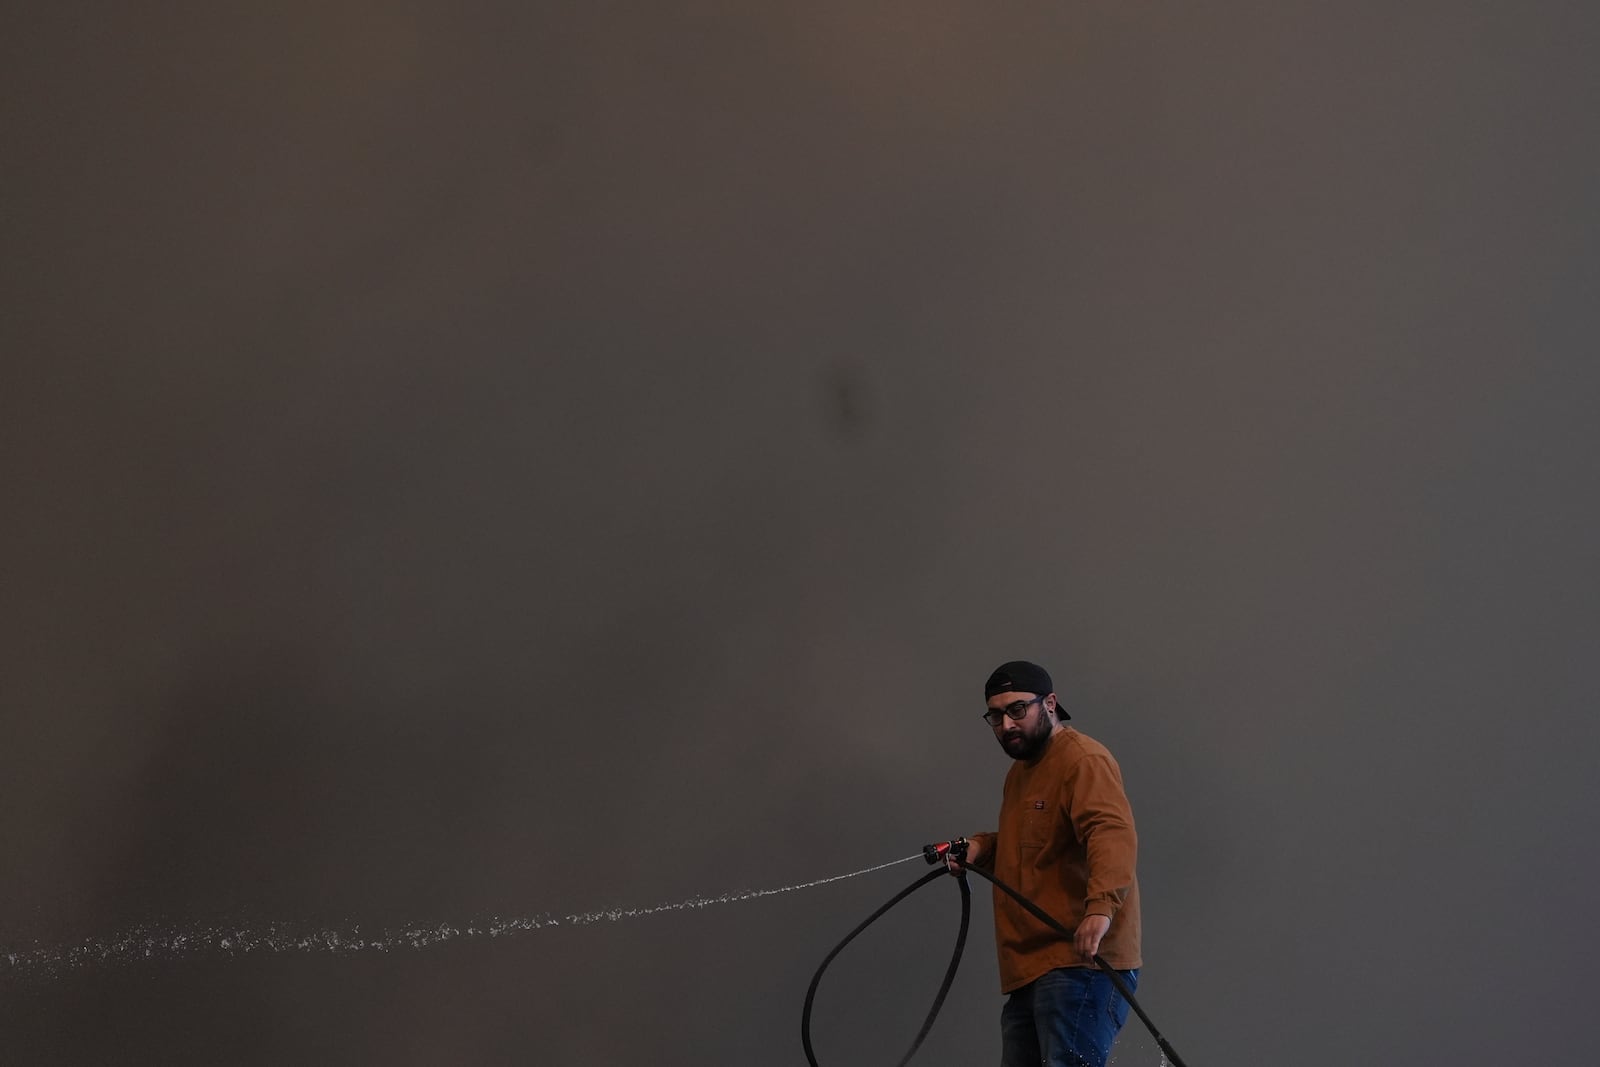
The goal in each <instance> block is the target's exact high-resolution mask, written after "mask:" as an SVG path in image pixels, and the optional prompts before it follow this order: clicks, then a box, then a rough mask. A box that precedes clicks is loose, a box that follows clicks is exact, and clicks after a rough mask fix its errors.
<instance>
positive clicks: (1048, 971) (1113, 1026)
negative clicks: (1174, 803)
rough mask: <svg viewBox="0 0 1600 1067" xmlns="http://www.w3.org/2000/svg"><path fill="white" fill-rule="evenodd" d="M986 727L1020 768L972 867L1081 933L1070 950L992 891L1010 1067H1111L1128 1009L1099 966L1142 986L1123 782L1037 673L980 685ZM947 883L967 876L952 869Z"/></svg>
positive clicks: (1005, 667)
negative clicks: (1100, 960) (1070, 722)
mask: <svg viewBox="0 0 1600 1067" xmlns="http://www.w3.org/2000/svg"><path fill="white" fill-rule="evenodd" d="M983 695H984V697H985V699H986V702H987V704H988V709H987V710H986V711H985V712H984V714H983V717H984V719H985V720H986V721H987V722H988V724H989V726H990V728H991V729H992V730H993V731H994V736H995V740H996V741H998V742H999V743H1000V747H1001V748H1003V749H1005V751H1006V755H1008V756H1010V757H1011V758H1012V759H1013V760H1015V761H1016V762H1015V763H1013V764H1012V765H1011V769H1010V771H1008V772H1007V774H1006V782H1005V789H1004V792H1003V793H1002V797H1001V801H1000V828H999V830H998V831H996V832H993V833H983V834H974V835H973V836H972V837H971V838H970V839H969V841H970V843H969V845H968V848H967V860H966V862H967V863H969V864H972V865H974V866H977V867H981V868H983V869H985V870H991V871H993V873H994V875H995V877H996V878H999V879H1000V880H1001V881H1003V882H1005V883H1006V884H1007V885H1009V886H1011V887H1012V888H1013V889H1015V890H1017V892H1019V893H1021V894H1022V895H1023V896H1025V897H1027V898H1028V899H1030V900H1032V901H1033V902H1034V903H1035V904H1037V905H1039V907H1041V908H1043V909H1044V910H1045V911H1046V912H1047V913H1049V914H1050V915H1052V916H1054V917H1055V919H1056V920H1057V921H1058V922H1060V923H1061V924H1062V925H1063V926H1065V927H1067V928H1068V929H1075V930H1076V936H1075V937H1074V938H1073V939H1072V940H1070V941H1068V940H1067V939H1066V938H1064V937H1062V936H1061V935H1060V934H1059V933H1057V932H1056V931H1054V930H1051V929H1050V928H1049V927H1048V926H1046V925H1045V924H1044V923H1042V922H1040V921H1039V920H1038V919H1036V918H1034V917H1033V916H1032V915H1029V914H1028V913H1027V912H1026V911H1024V910H1023V909H1022V907H1021V906H1020V905H1019V904H1017V903H1016V901H1014V900H1012V899H1011V898H1010V897H1009V896H1007V895H1005V894H1004V893H1002V892H1001V891H1000V890H999V889H998V888H996V889H995V890H994V933H995V947H996V949H997V950H998V952H999V957H1000V991H1001V992H1002V993H1006V994H1009V996H1008V997H1007V1000H1006V1003H1005V1007H1004V1009H1003V1010H1002V1011H1001V1013H1000V1032H1001V1048H1002V1053H1001V1065H1002V1067H1039V1065H1040V1064H1045V1065H1047V1067H1058V1065H1059V1067H1105V1062H1106V1057H1107V1056H1108V1055H1109V1054H1110V1052H1111V1043H1112V1041H1114V1040H1115V1039H1116V1036H1117V1031H1119V1030H1120V1029H1122V1024H1123V1023H1124V1022H1125V1021H1127V1018H1128V1004H1127V1001H1125V1000H1124V999H1123V998H1122V996H1121V995H1120V994H1118V993H1117V991H1116V988H1115V987H1114V986H1113V985H1112V984H1111V979H1110V978H1109V977H1108V976H1107V975H1106V974H1105V973H1104V972H1102V971H1101V970H1100V969H1099V968H1098V967H1096V966H1095V964H1094V962H1093V957H1094V956H1095V954H1096V953H1098V954H1099V955H1100V956H1101V957H1102V958H1103V959H1104V960H1105V961H1106V962H1107V963H1109V964H1110V965H1111V966H1112V967H1113V968H1115V969H1116V970H1118V971H1120V972H1121V974H1122V977H1123V979H1124V980H1125V981H1126V982H1127V985H1128V988H1129V989H1133V988H1134V987H1135V986H1136V985H1137V984H1138V980H1139V968H1140V967H1141V966H1142V965H1143V962H1142V960H1141V959H1140V955H1139V883H1138V880H1137V879H1136V878H1135V876H1134V858H1135V855H1136V852H1137V849H1138V841H1137V837H1136V836H1135V833H1134V828H1133V812H1132V810H1131V809H1130V808H1129V806H1128V798H1127V796H1126V795H1125V794H1124V792H1123V789H1122V772H1121V770H1120V769H1119V768H1118V767H1117V761H1116V760H1114V759H1112V757H1111V753H1110V752H1108V751H1107V750H1106V747H1105V746H1104V745H1102V744H1100V743H1099V742H1098V741H1094V740H1092V739H1090V738H1088V737H1086V736H1084V735H1083V734H1081V733H1079V732H1078V731H1077V730H1074V729H1073V728H1072V727H1070V726H1068V725H1067V724H1066V720H1067V719H1069V718H1071V716H1069V715H1068V714H1067V713H1066V711H1065V709H1063V708H1062V707H1061V705H1060V703H1059V701H1058V699H1057V697H1056V693H1055V687H1054V685H1053V684H1052V683H1051V681H1050V675H1049V673H1048V672H1047V671H1045V669H1044V668H1043V667H1040V666H1038V665H1037V664H1034V663H1028V662H1026V661H1023V660H1013V661H1012V662H1010V663H1003V664H1001V665H1000V666H999V667H998V668H996V670H995V672H994V673H993V674H991V675H990V676H989V680H988V682H986V683H985V684H984V687H983ZM947 862H948V864H949V866H950V869H951V873H953V874H959V873H960V870H961V865H960V863H958V862H957V861H956V860H954V859H951V860H949V861H947Z"/></svg>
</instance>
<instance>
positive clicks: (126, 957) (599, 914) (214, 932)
mask: <svg viewBox="0 0 1600 1067" xmlns="http://www.w3.org/2000/svg"><path fill="white" fill-rule="evenodd" d="M921 858H922V854H921V853H920V852H919V853H916V854H914V855H910V856H906V857H904V858H902V859H897V860H890V861H889V862H887V863H880V864H877V865H876V866H873V867H863V868H862V869H861V870H859V871H850V872H848V873H846V874H836V875H832V876H830V877H827V878H817V879H814V880H813V881H809V882H797V883H795V884H794V885H785V886H779V887H777V888H773V889H746V890H738V891H734V892H729V893H723V894H720V895H718V896H708V897H690V898H688V899H687V900H676V901H671V902H669V903H665V904H653V905H650V906H648V907H638V908H603V909H600V910H598V911H585V912H577V913H574V914H571V915H552V914H550V913H548V912H545V913H542V914H539V915H535V916H529V917H521V918H509V919H507V918H501V917H499V916H495V917H493V918H490V919H482V920H477V921H473V922H467V923H449V922H441V923H434V924H429V925H410V926H397V927H388V928H384V929H382V930H376V931H373V932H371V933H364V932H363V931H362V928H361V927H359V926H352V927H349V928H348V929H344V930H337V929H322V930H317V929H311V928H309V927H307V926H306V925H304V924H296V923H287V922H275V923H268V924H266V925H264V926H263V925H229V924H221V925H210V924H207V925H199V924H197V925H193V926H188V927H182V928H171V929H168V928H162V927H158V926H138V927H134V928H132V929H130V930H126V931H123V932H122V933H120V934H117V935H115V936H113V937H107V938H90V939H88V940H84V941H80V942H77V943H76V944H71V945H43V946H38V945H36V946H35V947H32V948H13V947H9V946H8V947H5V948H0V978H8V977H9V978H40V977H44V978H49V977H55V976H57V975H59V974H61V973H63V972H65V971H70V970H75V969H78V968H81V967H86V966H91V965H95V964H109V963H128V962H133V961H137V960H142V959H175V958H178V957H181V956H192V955H199V954H204V953H224V954H227V955H230V956H232V955H239V954H241V953H281V952H334V953H340V954H346V953H352V952H389V951H392V950H395V949H419V948H426V947H428V946H430V945H436V944H439V943H440V942H443V941H451V940H455V939H457V938H478V937H491V938H492V937H508V936H511V935H513V934H519V933H525V932H528V931H531V930H541V929H544V928H545V927H548V926H591V925H593V924H595V923H602V922H618V921H619V920H622V919H637V918H642V917H643V916H646V915H657V914H660V913H661V912H668V911H689V910H693V909H697V908H709V907H711V906H712V905H715V904H735V903H738V902H739V901H743V900H756V899H758V898H760V897H773V896H778V895H779V894H782V893H793V892H795V891H797V890H801V889H813V888H815V887H817V886H821V885H828V884H829V883H830V882H842V881H844V880H845V879H847V878H858V877H860V876H861V875H864V874H872V873H873V872H875V871H881V870H883V869H885V868H886V867H894V866H896V865H898V864H901V863H908V862H910V861H911V860H915V859H921Z"/></svg>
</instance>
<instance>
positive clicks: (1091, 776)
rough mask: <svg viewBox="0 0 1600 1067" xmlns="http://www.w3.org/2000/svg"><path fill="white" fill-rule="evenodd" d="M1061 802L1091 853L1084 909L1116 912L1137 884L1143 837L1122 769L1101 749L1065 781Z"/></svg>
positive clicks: (1087, 912) (1107, 913) (1093, 912)
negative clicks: (1135, 823)
mask: <svg viewBox="0 0 1600 1067" xmlns="http://www.w3.org/2000/svg"><path fill="white" fill-rule="evenodd" d="M1061 799H1062V806H1063V809H1064V811H1065V814H1066V816H1067V818H1068V819H1070V820H1071V822H1072V829H1073V833H1075V834H1076V835H1077V838H1078V840H1079V841H1080V842H1081V843H1082V844H1083V847H1084V851H1085V852H1086V853H1087V854H1088V867H1089V870H1088V888H1087V891H1086V893H1085V894H1084V908H1083V913H1084V914H1085V915H1104V916H1106V917H1107V918H1110V917H1112V916H1115V915H1116V913H1117V909H1118V908H1120V907H1122V902H1123V901H1124V900H1126V899H1127V897H1128V891H1129V890H1130V889H1131V888H1132V887H1133V878H1134V864H1135V861H1136V859H1137V858H1138V853H1139V838H1138V835H1137V833H1135V831H1134V828H1133V809H1132V807H1131V806H1130V805H1129V804H1128V797H1127V794H1126V793H1125V792H1124V791H1123V788H1122V773H1121V772H1120V771H1119V770H1118V769H1117V765H1116V764H1115V763H1113V762H1112V761H1111V760H1110V759H1108V758H1106V757H1105V756H1102V755H1091V756H1088V757H1087V758H1085V759H1083V760H1082V761H1080V762H1079V763H1078V765H1077V767H1076V768H1075V769H1074V773H1073V774H1071V775H1069V776H1068V778H1067V779H1066V781H1065V782H1063V783H1062V798H1061Z"/></svg>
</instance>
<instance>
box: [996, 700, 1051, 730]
mask: <svg viewBox="0 0 1600 1067" xmlns="http://www.w3.org/2000/svg"><path fill="white" fill-rule="evenodd" d="M1043 699H1044V697H1034V698H1033V699H1032V700H1019V701H1017V702H1016V703H1015V704H1007V705H1006V706H1005V707H1003V708H990V709H989V710H988V711H986V712H984V713H983V721H984V722H986V723H988V724H989V725H990V726H999V725H1000V718H1001V716H1004V717H1006V718H1008V719H1011V720H1013V721H1017V720H1020V719H1021V718H1022V717H1023V716H1025V715H1027V714H1028V709H1029V708H1031V707H1032V706H1033V705H1035V704H1037V703H1039V701H1041V700H1043Z"/></svg>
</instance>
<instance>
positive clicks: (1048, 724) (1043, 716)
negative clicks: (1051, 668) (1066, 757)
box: [989, 693, 1056, 760]
mask: <svg viewBox="0 0 1600 1067" xmlns="http://www.w3.org/2000/svg"><path fill="white" fill-rule="evenodd" d="M1019 704H1021V705H1023V708H1021V709H1019V708H1018V707H1017V705H1019ZM1018 710H1023V711H1025V714H1023V716H1022V718H1020V719H1013V718H1012V717H1011V715H1010V714H1008V712H1013V713H1014V712H1017V711H1018ZM989 711H990V712H991V713H993V717H996V718H998V719H999V720H1000V721H999V722H997V723H993V724H991V728H992V729H993V730H994V739H995V740H996V741H998V742H1000V747H1001V748H1003V749H1005V750H1006V755H1008V756H1010V757H1011V758H1012V759H1019V760H1031V759H1033V758H1034V757H1035V756H1037V755H1038V754H1039V753H1041V752H1043V751H1044V746H1045V744H1046V743H1047V742H1048V741H1049V740H1050V734H1051V732H1052V731H1053V730H1055V728H1056V698H1055V694H1054V693H1046V694H1044V695H1042V696H1041V695H1040V694H1038V693H996V694H995V695H994V696H992V697H990V698H989Z"/></svg>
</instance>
